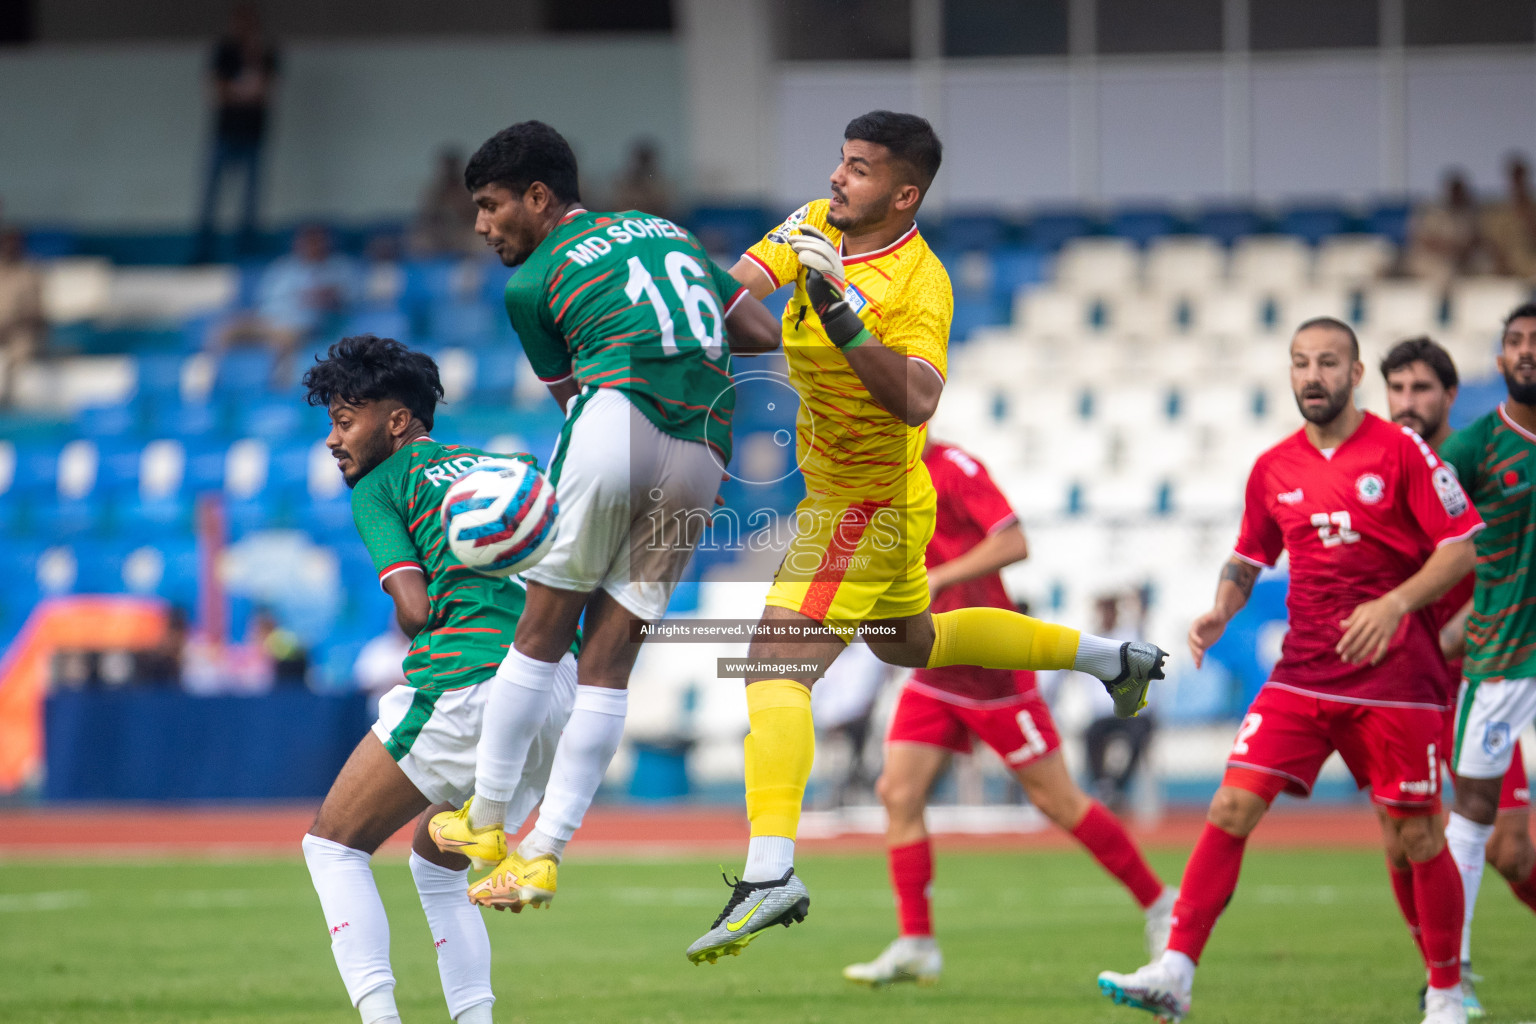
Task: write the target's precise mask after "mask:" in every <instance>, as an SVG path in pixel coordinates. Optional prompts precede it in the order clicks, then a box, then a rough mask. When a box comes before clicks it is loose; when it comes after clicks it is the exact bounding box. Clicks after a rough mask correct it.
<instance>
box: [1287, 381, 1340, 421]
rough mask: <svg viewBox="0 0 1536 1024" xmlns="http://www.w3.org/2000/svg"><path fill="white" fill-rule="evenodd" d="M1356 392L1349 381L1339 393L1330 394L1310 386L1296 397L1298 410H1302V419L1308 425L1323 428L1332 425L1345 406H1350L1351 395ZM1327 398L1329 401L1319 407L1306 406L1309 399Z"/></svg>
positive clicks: (1322, 389)
mask: <svg viewBox="0 0 1536 1024" xmlns="http://www.w3.org/2000/svg"><path fill="white" fill-rule="evenodd" d="M1352 390H1354V389H1353V388H1352V387H1351V386H1350V383H1349V381H1347V380H1346V381H1345V382H1344V384H1343V386H1341V387H1340V388H1339V389H1338V390H1337V391H1333V392H1329V391H1327V390H1326V389H1324V388H1322V387H1321V386H1315V385H1309V386H1307V387H1304V388H1302V389H1301V391H1300V392H1298V393H1297V395H1296V408H1297V409H1299V410H1301V415H1302V418H1303V419H1305V420H1306V421H1307V422H1308V423H1315V424H1317V425H1318V426H1322V425H1324V424H1326V423H1332V422H1333V421H1334V420H1335V419H1337V418H1338V415H1339V413H1341V412H1343V411H1344V406H1345V405H1347V404H1349V394H1350V392H1351V391H1352ZM1317 397H1321V398H1325V399H1327V401H1326V402H1325V403H1324V404H1323V405H1321V406H1319V407H1315V408H1313V407H1309V406H1308V405H1307V404H1306V401H1305V400H1306V399H1308V398H1317Z"/></svg>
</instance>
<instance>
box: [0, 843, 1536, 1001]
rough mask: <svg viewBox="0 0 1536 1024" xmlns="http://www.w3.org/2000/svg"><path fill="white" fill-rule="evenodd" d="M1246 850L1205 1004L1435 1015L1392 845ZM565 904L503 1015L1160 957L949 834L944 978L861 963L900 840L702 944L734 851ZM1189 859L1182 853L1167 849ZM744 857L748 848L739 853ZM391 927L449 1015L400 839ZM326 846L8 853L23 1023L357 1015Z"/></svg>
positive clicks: (1209, 962)
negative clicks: (877, 971)
mask: <svg viewBox="0 0 1536 1024" xmlns="http://www.w3.org/2000/svg"><path fill="white" fill-rule="evenodd" d="M1256 846H1257V849H1255V850H1254V851H1253V852H1252V853H1251V854H1250V855H1249V857H1248V860H1247V863H1246V864H1245V866H1244V870H1243V879H1242V883H1241V885H1240V886H1239V887H1238V891H1237V897H1236V899H1235V900H1234V901H1233V905H1232V907H1231V908H1230V910H1229V911H1228V913H1227V914H1226V916H1225V917H1224V918H1223V920H1222V922H1221V924H1220V926H1219V927H1218V928H1217V931H1216V936H1215V938H1214V940H1213V941H1212V943H1211V947H1210V949H1209V950H1208V952H1207V955H1206V957H1205V960H1204V963H1203V964H1202V968H1201V973H1200V977H1199V980H1198V983H1197V986H1196V989H1195V1009H1194V1014H1193V1016H1192V1018H1191V1022H1192V1024H1218V1022H1233V1024H1237V1022H1241V1024H1264V1022H1291V1021H1297V1022H1302V1021H1305V1022H1315V1021H1319V1020H1329V1021H1347V1022H1353V1024H1372V1022H1378V1021H1379V1022H1383V1024H1387V1022H1393V1024H1396V1022H1409V1024H1412V1022H1417V1021H1418V1020H1419V1016H1420V1015H1419V1014H1418V1012H1417V1005H1416V1002H1415V995H1416V992H1417V989H1418V987H1419V985H1420V984H1421V983H1422V980H1423V972H1422V970H1421V969H1420V968H1419V967H1418V965H1417V958H1416V956H1415V954H1414V951H1413V949H1412V947H1411V945H1410V941H1409V938H1408V935H1407V932H1406V929H1405V928H1404V926H1403V924H1402V921H1401V919H1400V918H1399V917H1398V914H1397V910H1396V907H1395V906H1394V904H1393V901H1392V896H1391V893H1390V890H1389V886H1388V882H1387V879H1386V877H1385V872H1384V868H1383V866H1382V863H1381V857H1380V855H1379V854H1376V853H1373V852H1369V851H1347V852H1344V851H1341V852H1301V853H1297V852H1274V853H1270V852H1266V851H1265V850H1264V849H1263V844H1262V837H1261V838H1260V841H1259V842H1258V843H1256ZM573 853H574V854H575V856H574V859H572V860H570V861H569V862H568V863H567V865H565V866H564V868H563V870H562V872H561V892H560V898H559V900H558V901H557V902H556V904H555V905H554V907H553V908H552V909H550V910H547V911H544V912H539V913H532V912H529V913H524V914H522V915H520V916H513V915H510V914H494V913H489V912H488V913H487V916H488V918H489V921H488V923H489V926H490V930H491V941H492V945H493V948H494V951H495V968H494V971H495V974H494V981H495V986H496V991H497V993H498V996H499V999H498V1002H497V1005H496V1019H497V1021H498V1022H500V1024H511V1022H516V1021H529V1022H576V1021H581V1022H588V1021H622V1022H650V1021H656V1022H660V1021H666V1022H672V1021H678V1022H683V1021H709V1022H724V1021H764V1022H769V1021H771V1022H774V1024H781V1022H785V1021H826V1022H837V1024H860V1022H865V1021H870V1022H879V1024H895V1022H903V1021H933V1020H945V1019H948V1020H952V1021H956V1022H961V1021H963V1022H967V1024H968V1022H972V1021H1012V1022H1031V1021H1040V1022H1046V1021H1049V1022H1052V1024H1056V1022H1061V1021H1085V1022H1106V1024H1112V1022H1116V1021H1119V1022H1123V1024H1142V1022H1148V1021H1150V1020H1151V1018H1150V1017H1149V1016H1147V1015H1145V1014H1141V1013H1136V1012H1133V1011H1129V1010H1125V1009H1120V1008H1116V1007H1113V1006H1111V1005H1110V1004H1109V1002H1108V1000H1106V999H1104V998H1103V997H1102V996H1100V995H1099V994H1098V992H1097V991H1096V989H1095V986H1094V976H1095V974H1096V973H1097V972H1098V971H1099V970H1101V969H1103V968H1106V967H1107V968H1114V969H1117V970H1129V969H1132V968H1135V967H1136V966H1138V965H1140V964H1141V963H1142V962H1143V961H1144V959H1145V957H1144V955H1143V952H1142V938H1141V915H1140V914H1139V913H1138V912H1137V910H1136V909H1135V907H1134V906H1133V905H1132V903H1131V901H1130V899H1129V897H1128V896H1127V895H1126V894H1125V893H1124V892H1123V891H1122V890H1120V889H1119V888H1118V886H1116V885H1115V884H1114V883H1113V882H1112V881H1110V880H1109V879H1108V878H1107V876H1105V875H1104V874H1103V873H1102V872H1101V871H1100V870H1099V869H1098V867H1097V865H1095V864H1094V863H1093V862H1092V861H1091V860H1089V858H1088V857H1087V856H1085V855H1083V854H1081V853H1077V852H1048V853H1047V852H1029V853H1019V854H998V853H959V852H948V853H946V852H945V851H944V849H943V847H942V845H941V846H940V848H939V851H938V877H937V879H936V882H935V893H934V899H935V924H936V926H937V929H938V932H939V939H940V943H941V945H942V947H943V950H944V955H945V973H944V978H943V981H942V983H941V984H940V985H939V986H938V987H937V988H931V989H915V988H913V987H911V986H903V987H896V988H891V989H886V990H882V991H870V990H867V989H863V988H858V987H855V986H853V985H850V984H848V983H846V982H844V981H843V980H842V978H841V977H840V974H839V971H840V969H841V967H842V966H843V965H844V964H845V963H849V962H852V961H855V960H864V959H868V958H870V957H872V956H874V955H875V954H876V953H878V952H879V951H880V949H881V948H882V947H883V946H884V945H885V943H886V942H887V941H888V940H889V939H890V938H891V937H892V936H893V935H894V915H893V913H892V909H891V897H890V893H889V891H888V889H887V888H886V869H885V864H884V861H883V860H882V859H881V858H879V857H873V856H867V855H860V856H805V857H803V858H801V865H800V867H801V872H802V874H803V876H804V877H805V879H806V881H807V884H808V885H809V886H810V889H811V896H812V905H811V916H810V918H809V919H808V920H807V921H806V923H805V924H803V925H797V926H795V927H794V928H792V929H789V930H787V931H786V930H781V929H777V928H776V929H773V930H772V931H771V932H770V933H769V934H767V935H764V936H763V937H762V938H760V939H759V940H758V941H757V942H756V943H755V944H754V945H753V946H752V947H751V948H750V949H748V950H747V951H746V952H745V953H744V954H743V955H742V956H740V957H737V958H727V959H725V960H722V961H721V962H720V963H719V964H717V965H715V966H702V967H694V966H692V965H690V964H689V963H688V962H687V961H686V960H685V959H684V957H683V949H684V947H686V946H687V945H688V943H689V942H691V941H692V940H693V939H694V938H695V937H697V935H698V934H699V933H700V932H702V931H703V930H704V928H705V927H707V926H708V925H709V923H710V921H711V920H712V919H713V918H714V915H715V914H716V913H717V912H718V911H719V909H720V907H721V906H722V905H723V903H724V901H725V897H726V895H727V892H728V891H727V889H726V887H725V885H724V884H722V883H721V882H720V881H719V871H718V868H717V867H716V865H715V863H714V861H704V860H686V861H675V860H667V861H634V862H621V861H606V862H596V863H594V862H590V861H589V862H583V861H582V859H581V856H580V850H579V847H578V848H577V849H576V850H574V851H573ZM1152 860H1153V862H1154V865H1155V866H1156V867H1157V869H1158V870H1159V871H1161V872H1163V874H1164V876H1165V877H1171V878H1176V877H1177V876H1178V873H1179V870H1180V868H1181V866H1182V854H1166V853H1164V854H1154V855H1153V857H1152ZM733 867H734V865H733ZM375 870H376V872H377V875H378V878H379V882H380V888H381V890H382V892H383V896H384V903H385V906H386V908H387V909H388V911H389V914H390V919H391V922H392V926H393V956H394V965H395V973H396V976H397V978H398V980H399V985H398V988H397V990H396V995H397V999H398V1002H399V1005H400V1009H401V1013H402V1015H403V1018H404V1020H405V1021H406V1024H414V1022H425V1021H438V1022H442V1021H446V1020H447V1019H448V1017H447V1011H446V1008H445V1006H444V1003H443V998H442V994H441V992H440V990H439V987H438V978H437V969H436V961H435V956H434V953H433V949H432V943H431V939H430V938H429V936H428V933H427V928H426V924H425V921H424V919H423V917H422V914H421V908H420V906H419V904H418V903H417V902H416V898H415V891H414V889H413V888H412V886H411V879H410V873H409V871H408V870H407V868H406V866H405V863H404V862H403V860H399V859H382V860H381V861H380V862H379V863H377V864H376V868H375ZM1533 926H1536V921H1533V920H1532V918H1531V915H1530V912H1529V911H1528V910H1526V909H1525V908H1524V907H1523V906H1521V905H1520V904H1518V903H1517V902H1516V901H1515V900H1514V899H1513V897H1512V896H1511V895H1510V894H1509V892H1508V891H1507V889H1506V888H1505V886H1504V884H1503V882H1502V881H1501V880H1500V879H1498V878H1497V877H1495V876H1492V875H1491V874H1490V876H1489V877H1488V878H1487V879H1486V880H1485V882H1484V885H1483V893H1482V899H1481V902H1480V906H1479V911H1478V918H1477V933H1476V936H1475V949H1474V952H1475V954H1476V959H1477V970H1478V972H1479V973H1480V974H1482V975H1484V977H1485V979H1486V980H1485V981H1484V982H1483V983H1482V985H1481V987H1480V991H1481V993H1482V995H1483V1001H1484V1003H1485V1004H1486V1005H1487V1006H1488V1008H1489V1009H1490V1011H1491V1016H1490V1020H1491V1021H1493V1022H1496V1024H1498V1022H1513V1021H1526V1020H1532V1019H1536V976H1533V971H1532V964H1533V963H1536V961H1533V959H1532V954H1531V949H1532V943H1531V938H1532V934H1533ZM356 1020H357V1016H356V1014H355V1013H354V1012H353V1011H352V1009H351V1008H350V1007H349V1006H348V1005H347V1001H346V996H345V994H344V990H343V988H342V985H341V981H340V979H339V977H338V976H337V973H336V968H335V965H334V963H333V962H332V960H331V956H330V950H329V942H328V939H327V936H326V932H325V928H324V926H323V924H322V922H321V916H320V909H319V904H318V902H317V900H316V898H315V895H314V891H313V889H312V888H311V887H310V883H309V877H308V874H307V873H306V872H305V869H304V865H303V862H302V861H301V860H300V859H299V858H298V856H297V844H295V856H294V857H293V859H291V860H253V861H224V862H217V861H200V860H148V861H126V862H123V861H118V862H114V861H112V860H108V859H101V860H96V861H93V862H89V863H85V864H76V865H68V866H65V865H55V864H50V863H43V862H37V861H8V862H4V863H0V1021H4V1022H16V1024H48V1022H59V1024H65V1022H68V1024H95V1022H107V1021H112V1022H127V1024H151V1022H153V1024H167V1022H169V1024H182V1022H224V1021H231V1022H245V1021H263V1022H279V1024H352V1022H355V1021H356Z"/></svg>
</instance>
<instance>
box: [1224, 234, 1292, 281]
mask: <svg viewBox="0 0 1536 1024" xmlns="http://www.w3.org/2000/svg"><path fill="white" fill-rule="evenodd" d="M1311 257H1312V254H1311V252H1310V251H1309V250H1308V249H1307V245H1306V243H1305V242H1303V241H1302V240H1301V239H1299V238H1293V237H1291V236H1290V235H1250V236H1249V237H1247V238H1240V239H1238V240H1237V242H1236V243H1235V244H1234V245H1233V247H1232V263H1231V271H1230V273H1231V277H1232V282H1233V283H1234V284H1241V285H1246V286H1248V287H1249V288H1250V289H1255V290H1260V291H1294V290H1295V289H1298V288H1300V287H1302V286H1303V285H1305V284H1306V283H1307V280H1308V278H1309V276H1310V269H1311V267H1310V264H1311Z"/></svg>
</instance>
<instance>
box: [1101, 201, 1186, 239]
mask: <svg viewBox="0 0 1536 1024" xmlns="http://www.w3.org/2000/svg"><path fill="white" fill-rule="evenodd" d="M1178 230H1179V219H1178V218H1177V217H1175V216H1174V215H1173V211H1172V210H1168V209H1165V208H1163V207H1129V208H1126V209H1124V210H1121V211H1119V212H1118V213H1116V214H1115V215H1114V216H1113V217H1111V218H1110V219H1109V233H1110V234H1112V235H1118V236H1119V237H1121V238H1129V239H1130V240H1131V241H1133V242H1135V243H1136V244H1137V245H1138V246H1141V247H1145V246H1146V245H1147V243H1148V242H1150V241H1152V240H1153V239H1155V238H1162V237H1163V236H1164V235H1172V234H1175V233H1177V232H1178Z"/></svg>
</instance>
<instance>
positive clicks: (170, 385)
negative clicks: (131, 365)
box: [136, 352, 184, 404]
mask: <svg viewBox="0 0 1536 1024" xmlns="http://www.w3.org/2000/svg"><path fill="white" fill-rule="evenodd" d="M183 361H184V357H182V356H181V355H178V354H175V353H170V352H148V353H145V354H143V355H141V356H139V357H138V359H137V360H136V363H137V369H138V388H137V394H138V398H139V401H140V403H141V404H145V403H146V402H147V401H154V402H160V401H166V400H175V399H176V398H177V396H179V395H180V394H181V364H182V362H183Z"/></svg>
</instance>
